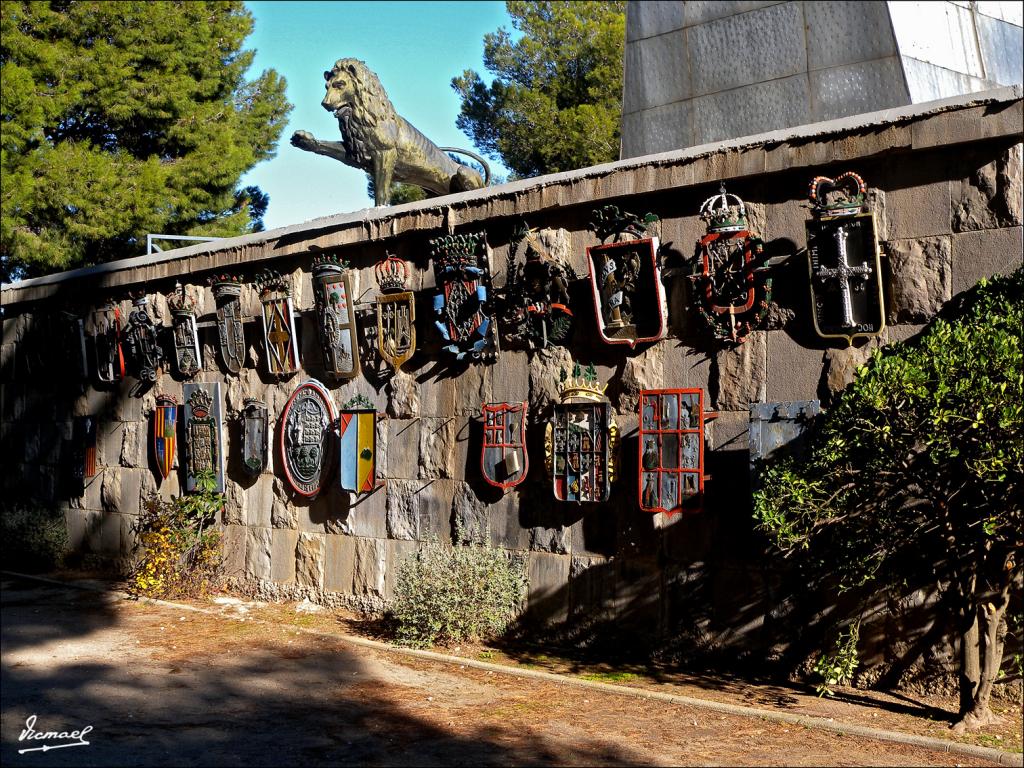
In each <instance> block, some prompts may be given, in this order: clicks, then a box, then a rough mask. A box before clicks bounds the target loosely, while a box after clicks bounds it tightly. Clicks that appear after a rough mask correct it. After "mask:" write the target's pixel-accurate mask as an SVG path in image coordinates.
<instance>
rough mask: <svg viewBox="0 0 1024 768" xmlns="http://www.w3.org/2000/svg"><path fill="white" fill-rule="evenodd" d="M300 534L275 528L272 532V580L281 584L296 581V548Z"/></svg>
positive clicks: (286, 529)
mask: <svg viewBox="0 0 1024 768" xmlns="http://www.w3.org/2000/svg"><path fill="white" fill-rule="evenodd" d="M298 539H299V532H298V531H294V530H290V529H288V528H273V529H271V532H270V578H271V579H273V580H274V581H276V582H279V583H281V584H291V583H293V582H294V581H295V546H296V544H297V542H298Z"/></svg>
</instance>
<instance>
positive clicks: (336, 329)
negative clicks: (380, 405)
mask: <svg viewBox="0 0 1024 768" xmlns="http://www.w3.org/2000/svg"><path fill="white" fill-rule="evenodd" d="M313 296H314V299H315V301H316V317H317V327H318V328H319V329H320V347H321V349H323V353H324V369H325V370H326V371H327V372H328V373H329V374H331V375H332V376H334V377H335V378H338V379H351V378H354V377H356V376H358V375H359V346H358V344H357V340H356V315H355V306H354V304H353V302H354V298H353V296H352V280H351V278H350V277H349V269H348V262H347V261H342V260H341V259H339V258H338V257H337V256H317V257H316V258H315V259H313Z"/></svg>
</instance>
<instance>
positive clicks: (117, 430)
mask: <svg viewBox="0 0 1024 768" xmlns="http://www.w3.org/2000/svg"><path fill="white" fill-rule="evenodd" d="M123 433H124V424H123V423H121V422H119V421H105V420H103V419H98V420H97V424H96V465H97V466H99V467H117V466H120V464H121V441H122V436H123ZM33 458H34V457H33Z"/></svg>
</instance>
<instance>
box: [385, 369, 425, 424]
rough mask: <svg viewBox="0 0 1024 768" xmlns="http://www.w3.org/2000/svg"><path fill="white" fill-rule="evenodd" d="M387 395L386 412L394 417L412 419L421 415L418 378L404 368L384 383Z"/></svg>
mask: <svg viewBox="0 0 1024 768" xmlns="http://www.w3.org/2000/svg"><path fill="white" fill-rule="evenodd" d="M384 394H385V395H386V397H387V401H388V404H387V410H386V413H387V415H388V416H390V417H391V418H393V419H411V418H415V417H416V416H419V415H420V392H419V385H418V384H417V383H416V378H415V377H414V376H413V375H412V374H410V373H406V372H405V371H403V370H398V371H395V373H394V374H393V375H392V376H391V377H390V378H389V379H388V380H387V382H386V383H385V384H384Z"/></svg>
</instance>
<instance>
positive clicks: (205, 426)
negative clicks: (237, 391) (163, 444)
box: [183, 382, 224, 493]
mask: <svg viewBox="0 0 1024 768" xmlns="http://www.w3.org/2000/svg"><path fill="white" fill-rule="evenodd" d="M183 391H184V400H185V405H184V408H185V433H184V438H185V491H186V492H188V493H194V492H195V491H197V490H199V481H198V475H199V473H200V472H203V471H208V470H209V471H212V472H213V476H214V487H213V490H214V491H216V492H217V493H224V441H223V439H222V437H221V397H220V384H219V383H217V382H214V383H208V384H185V385H184V390H183Z"/></svg>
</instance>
